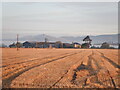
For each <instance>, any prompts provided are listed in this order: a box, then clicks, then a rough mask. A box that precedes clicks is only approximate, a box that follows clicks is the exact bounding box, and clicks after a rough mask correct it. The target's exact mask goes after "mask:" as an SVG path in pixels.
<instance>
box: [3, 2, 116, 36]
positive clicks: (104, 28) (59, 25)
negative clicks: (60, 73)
mask: <svg viewBox="0 0 120 90" xmlns="http://www.w3.org/2000/svg"><path fill="white" fill-rule="evenodd" d="M2 15H3V17H2V19H3V22H2V24H3V37H4V38H12V37H14V35H16V34H20V35H21V36H26V35H38V34H48V35H52V36H81V35H101V34H117V33H118V3H117V2H106V3H105V2H84V3H82V2H66V3H65V2H63V3H62V2H56V3H55V2H50V3H48V2H46V3H43V2H39V3H38V2H37V3H30V2H26V3H25V2H19V3H17V2H16V3H12V2H11V3H3V4H2Z"/></svg>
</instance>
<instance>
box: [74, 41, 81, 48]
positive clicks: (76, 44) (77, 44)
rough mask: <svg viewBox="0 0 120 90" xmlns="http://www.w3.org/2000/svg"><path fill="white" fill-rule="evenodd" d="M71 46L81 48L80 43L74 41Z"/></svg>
mask: <svg viewBox="0 0 120 90" xmlns="http://www.w3.org/2000/svg"><path fill="white" fill-rule="evenodd" d="M73 47H74V48H81V45H80V44H79V43H77V42H74V43H73Z"/></svg>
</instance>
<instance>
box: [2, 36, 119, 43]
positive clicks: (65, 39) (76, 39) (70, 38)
mask: <svg viewBox="0 0 120 90" xmlns="http://www.w3.org/2000/svg"><path fill="white" fill-rule="evenodd" d="M119 36H120V34H119ZM45 38H47V39H48V41H51V42H55V41H62V42H69V43H71V42H79V43H82V40H83V39H84V38H85V36H81V37H77V36H76V37H73V36H62V37H54V36H49V35H45V34H40V35H35V36H32V35H31V36H25V37H21V38H19V40H20V41H44V39H45ZM90 38H91V39H92V43H93V44H101V43H103V42H108V43H110V44H111V43H118V34H112V35H97V36H90ZM4 42H5V44H6V42H16V39H3V43H4Z"/></svg>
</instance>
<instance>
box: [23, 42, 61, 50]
mask: <svg viewBox="0 0 120 90" xmlns="http://www.w3.org/2000/svg"><path fill="white" fill-rule="evenodd" d="M23 47H25V48H61V47H62V43H61V42H29V41H26V42H24V43H23Z"/></svg>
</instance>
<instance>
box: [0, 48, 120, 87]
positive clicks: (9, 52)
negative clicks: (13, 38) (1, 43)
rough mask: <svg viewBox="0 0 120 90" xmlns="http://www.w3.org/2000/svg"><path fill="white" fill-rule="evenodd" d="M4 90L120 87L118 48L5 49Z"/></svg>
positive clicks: (3, 56)
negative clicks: (7, 89)
mask: <svg viewBox="0 0 120 90" xmlns="http://www.w3.org/2000/svg"><path fill="white" fill-rule="evenodd" d="M0 67H1V68H2V84H3V88H119V87H120V84H119V83H118V79H119V78H120V76H119V73H120V72H119V69H120V65H119V64H118V50H117V49H35V48H20V49H19V51H16V49H15V48H3V49H2V66H0Z"/></svg>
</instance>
